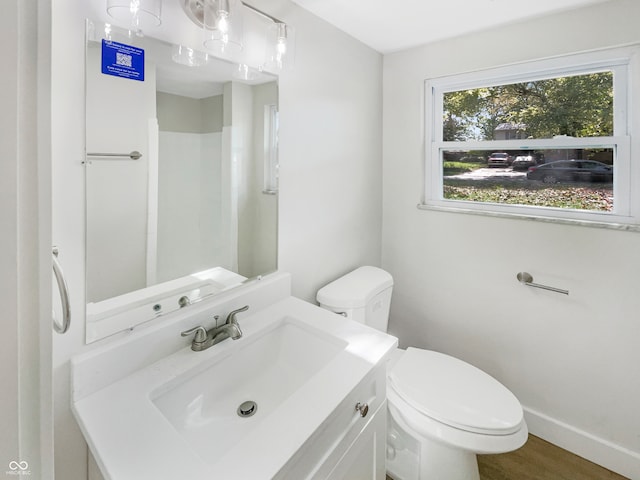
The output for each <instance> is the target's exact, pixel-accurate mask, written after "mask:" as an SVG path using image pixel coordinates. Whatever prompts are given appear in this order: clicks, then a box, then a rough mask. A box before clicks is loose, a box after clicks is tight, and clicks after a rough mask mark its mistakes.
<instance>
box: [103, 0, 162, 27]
mask: <svg viewBox="0 0 640 480" xmlns="http://www.w3.org/2000/svg"><path fill="white" fill-rule="evenodd" d="M107 13H108V14H109V15H110V16H111V17H112V18H113V19H114V20H116V22H117V23H119V24H121V25H123V26H124V25H129V27H130V28H131V29H132V30H133V31H134V32H136V34H137V35H139V36H142V32H143V30H146V29H148V28H149V27H157V26H159V25H160V23H161V22H162V20H161V13H162V0H107Z"/></svg>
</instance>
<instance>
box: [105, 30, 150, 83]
mask: <svg viewBox="0 0 640 480" xmlns="http://www.w3.org/2000/svg"><path fill="white" fill-rule="evenodd" d="M102 73H104V74H105V75H113V76H115V77H122V78H129V79H131V80H139V81H141V82H144V50H143V49H142V48H137V47H132V46H131V45H125V44H124V43H118V42H113V41H111V40H102Z"/></svg>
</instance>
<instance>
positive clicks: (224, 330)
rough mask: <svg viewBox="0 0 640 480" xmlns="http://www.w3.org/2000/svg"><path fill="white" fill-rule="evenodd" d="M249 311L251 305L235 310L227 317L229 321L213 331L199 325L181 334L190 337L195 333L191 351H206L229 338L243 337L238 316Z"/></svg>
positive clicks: (216, 318) (216, 317)
mask: <svg viewBox="0 0 640 480" xmlns="http://www.w3.org/2000/svg"><path fill="white" fill-rule="evenodd" d="M247 310H249V305H245V306H244V307H242V308H239V309H237V310H233V311H232V312H230V313H229V315H227V320H226V321H225V322H224V323H223V324H222V325H220V326H219V327H218V326H215V327H213V328H212V329H210V330H207V329H206V328H204V327H203V326H202V325H199V326H197V327H194V328H191V329H189V330H186V331H184V332H181V333H180V335H181V336H183V337H188V336H189V335H192V334H194V333H195V335H194V337H193V342H191V350H193V351H194V352H201V351H202V350H206V349H207V348H209V347H212V346H214V345H215V344H216V343H220V342H221V341H223V340H225V339H227V338H229V337H231V340H238V339H239V338H240V337H242V330H241V329H240V324H239V323H238V320H237V319H236V315H237V314H238V313H240V312H246V311H247ZM214 318H215V320H216V321H217V320H218V318H219V317H218V315H216V316H215V317H214Z"/></svg>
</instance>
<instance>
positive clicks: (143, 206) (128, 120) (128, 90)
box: [86, 39, 156, 302]
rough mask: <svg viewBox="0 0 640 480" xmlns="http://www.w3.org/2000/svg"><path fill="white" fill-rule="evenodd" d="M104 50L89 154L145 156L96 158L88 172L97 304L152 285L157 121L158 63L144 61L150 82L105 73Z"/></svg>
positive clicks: (91, 95) (93, 82)
mask: <svg viewBox="0 0 640 480" xmlns="http://www.w3.org/2000/svg"><path fill="white" fill-rule="evenodd" d="M118 40H119V41H121V40H120V39H118ZM101 51H102V50H101V43H100V42H92V43H91V45H90V48H89V49H88V53H87V58H86V61H87V76H86V89H87V100H86V104H87V107H86V108H87V112H91V113H90V114H89V115H87V121H86V132H87V134H86V148H87V152H100V153H129V152H131V151H134V150H137V151H138V152H140V153H141V154H142V157H141V158H140V159H139V160H135V161H132V160H129V159H114V158H104V157H102V158H100V157H97V158H95V157H91V158H89V160H90V163H89V164H88V165H87V166H86V169H87V171H86V183H87V185H88V188H87V190H86V193H87V210H88V212H89V213H88V215H87V218H88V219H89V220H90V221H89V222H88V228H87V239H86V241H87V278H88V280H87V299H89V300H90V301H92V302H99V301H102V300H106V299H107V298H112V297H116V296H118V295H123V294H125V293H128V292H132V291H134V290H138V289H141V288H144V287H146V286H147V262H146V260H147V215H148V208H147V203H148V201H147V200H148V193H147V192H148V188H147V187H148V182H149V180H148V176H149V161H150V149H149V141H148V124H149V120H150V119H155V118H156V81H155V78H156V77H155V65H154V64H153V63H151V62H149V61H146V62H145V80H144V81H143V82H140V81H137V80H131V79H128V78H120V77H115V76H112V75H104V74H103V73H102V72H101V58H102V57H101ZM123 231H124V232H127V234H126V235H123V234H122V232H123ZM114 252H117V254H116V258H113V257H114Z"/></svg>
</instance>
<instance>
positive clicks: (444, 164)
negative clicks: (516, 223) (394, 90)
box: [424, 48, 640, 224]
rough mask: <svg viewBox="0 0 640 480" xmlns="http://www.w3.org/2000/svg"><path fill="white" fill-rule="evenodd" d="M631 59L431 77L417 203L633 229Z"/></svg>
mask: <svg viewBox="0 0 640 480" xmlns="http://www.w3.org/2000/svg"><path fill="white" fill-rule="evenodd" d="M632 52H633V49H632V48H629V49H616V50H609V51H600V52H594V53H590V54H580V55H571V56H567V57H563V58H555V59H550V60H544V61H536V62H530V63H526V64H518V65H513V66H508V67H500V68H496V69H493V70H488V71H482V72H474V73H469V74H462V75H455V76H450V77H443V78H438V79H433V80H428V81H427V82H426V95H425V97H426V110H425V112H426V117H427V118H426V137H425V138H426V149H425V157H426V168H425V174H426V179H425V202H424V206H425V207H427V208H445V209H456V210H461V209H462V210H465V211H471V212H491V213H498V214H515V215H521V216H535V217H547V218H561V219H567V220H585V221H598V222H605V223H627V224H628V223H640V222H638V221H637V219H636V216H637V213H636V212H634V209H633V208H632V204H631V193H632V189H634V188H640V186H638V187H634V186H635V185H636V183H635V182H632V181H631V178H632V177H631V170H632V165H631V155H630V149H631V140H630V134H629V126H630V124H631V122H630V121H629V119H628V118H627V117H628V112H629V111H631V108H630V106H629V97H630V96H629V94H628V90H629V89H630V85H632V84H633V81H630V79H632V80H633V78H632V77H631V68H630V64H631V63H632V62H633V61H635V60H632V58H634V57H633V55H632ZM636 83H637V80H636ZM639 193H640V192H639Z"/></svg>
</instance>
